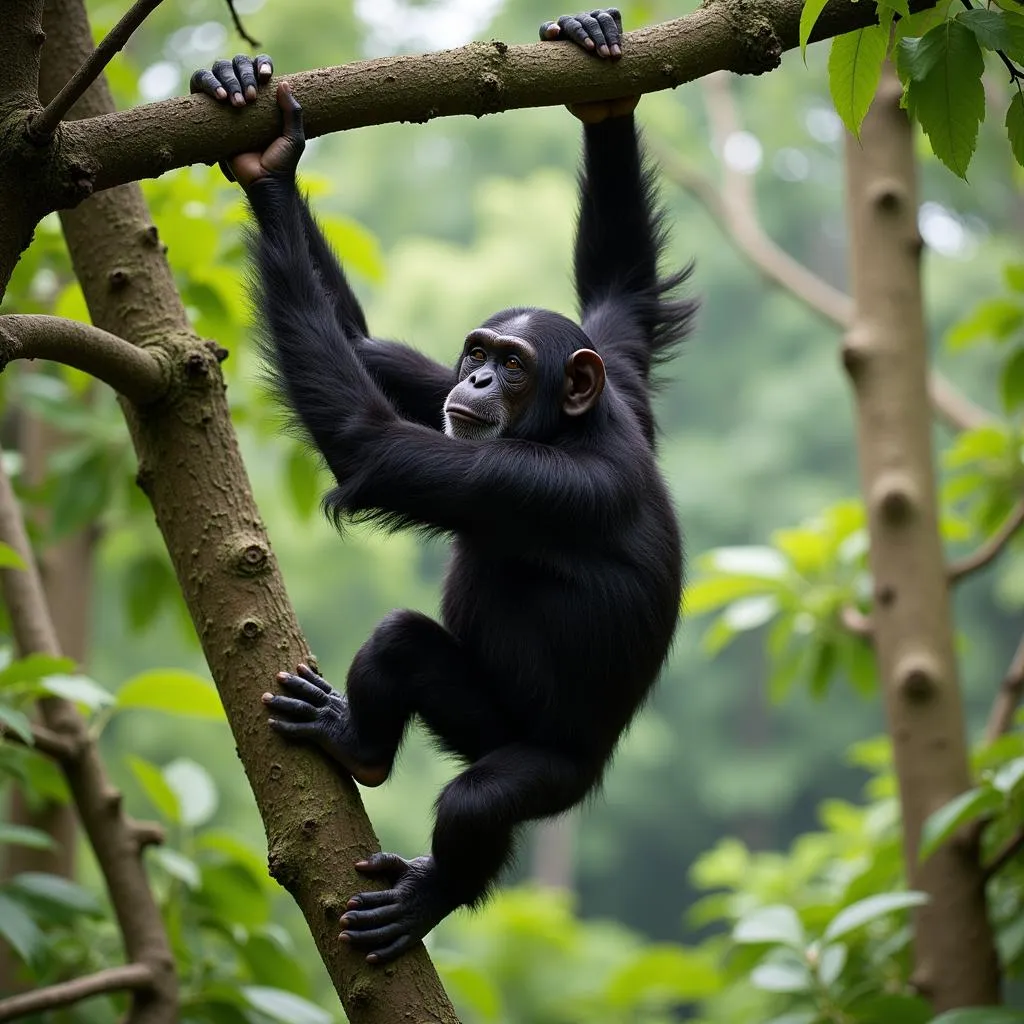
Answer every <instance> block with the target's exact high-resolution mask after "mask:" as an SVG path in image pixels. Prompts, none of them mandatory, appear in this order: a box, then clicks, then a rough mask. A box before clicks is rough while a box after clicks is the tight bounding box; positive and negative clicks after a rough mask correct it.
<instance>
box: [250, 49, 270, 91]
mask: <svg viewBox="0 0 1024 1024" xmlns="http://www.w3.org/2000/svg"><path fill="white" fill-rule="evenodd" d="M252 62H253V65H254V66H255V68H256V78H257V79H258V80H259V83H260V85H263V84H264V83H266V82H269V81H270V76H271V75H272V74H273V73H274V62H273V61H272V60H271V59H270V57H269V55H268V54H265V53H261V54H260V55H259V56H258V57H253V60H252Z"/></svg>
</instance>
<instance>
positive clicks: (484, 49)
mask: <svg viewBox="0 0 1024 1024" xmlns="http://www.w3.org/2000/svg"><path fill="white" fill-rule="evenodd" d="M911 6H912V7H913V8H914V9H915V10H917V9H924V8H927V7H930V6H933V4H932V3H931V2H930V0H915V2H914V3H912V5H911ZM801 7H802V0H765V2H764V3H761V4H758V9H757V15H756V21H757V25H756V28H752V25H751V22H750V15H749V14H748V13H747V11H746V8H745V7H744V6H743V5H742V4H736V3H733V2H730V0H710V2H708V3H706V4H704V5H702V6H701V7H699V8H698V9H697V10H696V11H694V12H693V13H692V14H690V15H688V16H687V17H685V18H677V19H675V20H674V21H668V22H665V23H663V24H661V25H654V26H650V27H648V28H643V29H638V30H637V31H635V32H628V33H626V36H625V46H624V49H625V51H626V53H625V56H624V57H623V58H622V60H620V61H616V62H615V63H614V64H610V63H609V62H607V61H595V60H593V59H592V58H590V57H588V56H587V55H586V54H584V53H583V52H582V51H580V49H579V48H578V47H575V46H572V45H571V44H568V43H550V42H545V43H533V44H530V45H526V46H509V45H507V44H506V43H503V42H500V41H495V42H490V43H471V44H469V45H468V46H462V47H459V48H457V49H453V50H447V51H445V52H443V53H429V54H424V55H420V56H397V57H385V58H381V59H377V60H369V61H357V62H355V63H352V64H346V65H344V66H343V67H335V68H327V69H322V70H317V71H309V72H305V73H302V74H296V75H289V76H288V79H289V81H290V82H291V84H292V86H293V87H294V89H295V92H296V94H297V95H298V97H299V98H300V99H301V100H302V103H303V107H304V108H305V111H306V117H305V127H306V134H307V136H308V137H310V138H315V137H316V136H319V135H324V134H327V133H329V132H338V131H346V130H348V129H350V128H360V127H364V126H366V125H375V124H388V123H392V122H398V121H413V122H422V121H429V120H431V119H432V118H435V117H450V116H452V115H455V114H472V115H474V116H477V117H480V116H482V115H484V114H493V113H497V112H498V111H502V110H512V109H516V108H521V107H544V106H556V105H561V104H565V103H574V102H580V101H583V100H598V99H613V98H615V97H617V96H623V95H634V94H637V93H643V92H656V91H658V90H661V89H670V88H674V87H675V86H677V85H681V84H682V83H683V82H689V81H693V80H694V79H697V78H702V77H703V76H705V75H709V74H711V73H712V72H713V71H718V70H721V69H723V68H724V69H727V70H730V71H735V72H737V73H740V74H759V73H762V72H765V71H771V70H772V69H774V68H775V67H777V66H778V64H779V62H780V59H781V54H782V52H783V51H784V50H788V49H792V48H793V47H795V46H797V45H798V41H799V24H800V10H801ZM874 20H875V10H874V9H873V8H871V7H870V5H865V4H863V3H858V2H856V0H833V2H832V3H830V4H828V5H827V6H826V8H825V10H824V11H823V13H822V15H821V17H820V18H819V19H818V22H817V23H816V25H815V30H814V32H813V33H812V39H826V38H830V37H831V36H833V35H837V34H839V33H842V32H848V31H851V30H853V29H856V28H861V27H863V26H864V25H868V24H871V23H873V21H874ZM269 92H270V91H269V90H268V93H269ZM278 126H279V113H278V110H277V108H276V105H275V103H274V98H273V96H272V95H269V94H267V95H264V96H263V97H262V98H261V99H260V100H259V101H258V102H257V103H255V104H253V105H252V106H251V107H250V108H248V109H247V111H246V112H245V113H244V115H241V116H240V115H239V112H238V111H235V110H229V109H228V108H227V107H221V106H219V105H217V104H215V103H213V102H212V101H211V100H210V99H209V98H208V97H205V96H187V97H181V98H178V99H171V100H164V101H163V102H161V103H156V104H150V105H148V106H143V107H137V108H136V109H134V110H131V111H125V112H122V113H110V114H106V115H103V116H100V117H96V118H89V119H87V120H83V121H77V122H75V123H74V124H64V125H62V126H61V133H62V134H63V133H66V134H67V139H68V145H69V149H74V151H76V152H77V151H83V152H86V153H88V154H89V158H90V165H91V167H93V168H94V169H95V177H94V179H93V182H92V184H93V188H94V189H95V190H99V189H106V188H111V187H113V186H114V185H121V184H124V183H126V182H129V181H136V180H138V179H140V178H149V177H156V176H157V175H160V174H163V173H165V172H166V171H169V170H172V169H174V168H175V167H184V166H186V165H188V164H194V163H208V164H213V163H216V162H217V161H218V160H221V159H223V158H224V157H227V156H230V155H231V154H232V153H238V152H241V151H244V150H251V149H255V148H257V147H262V146H265V145H267V144H268V143H269V142H270V141H271V140H272V139H273V138H274V137H275V136H276V134H277V131H278Z"/></svg>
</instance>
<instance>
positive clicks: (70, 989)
mask: <svg viewBox="0 0 1024 1024" xmlns="http://www.w3.org/2000/svg"><path fill="white" fill-rule="evenodd" d="M152 987H153V972H152V971H151V970H150V969H149V968H148V967H146V966H145V964H125V965H124V966H123V967H110V968H108V969H107V970H105V971H97V972H96V973H95V974H89V975H86V976H85V977H84V978H75V980H74V981H64V982H61V983H60V984H59V985H48V986H47V987H46V988H37V989H36V990H35V991H34V992H25V993H23V994H22V995H17V996H11V997H10V998H8V999H0V1021H5V1020H14V1019H15V1018H16V1017H27V1016H29V1014H34V1013H45V1012H47V1011H49V1010H57V1009H59V1008H60V1007H62V1006H70V1005H71V1004H72V1003H79V1002H81V1001H82V1000H83V999H88V998H89V997H90V996H99V995H103V994H104V993H107V992H125V991H136V992H137V991H139V990H140V989H148V988H152Z"/></svg>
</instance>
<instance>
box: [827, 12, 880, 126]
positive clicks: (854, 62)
mask: <svg viewBox="0 0 1024 1024" xmlns="http://www.w3.org/2000/svg"><path fill="white" fill-rule="evenodd" d="M888 46H889V31H888V29H886V28H883V27H882V26H881V25H869V26H868V27H867V28H862V29H860V30H858V31H857V32H847V33H846V34H845V35H841V36H836V37H835V38H834V39H833V40H832V49H831V50H830V51H829V55H828V87H829V91H830V92H831V93H832V102H833V103H834V104H835V107H836V113H837V114H839V116H840V117H841V118H842V119H843V124H845V125H846V130H847V131H848V132H850V134H851V135H855V136H857V137H860V126H861V122H862V121H863V120H864V115H865V114H866V113H867V112H868V107H870V106H871V101H872V100H873V99H874V96H875V92H876V90H877V89H878V83H879V80H880V79H881V77H882V65H883V64H884V63H885V54H886V51H887V49H888Z"/></svg>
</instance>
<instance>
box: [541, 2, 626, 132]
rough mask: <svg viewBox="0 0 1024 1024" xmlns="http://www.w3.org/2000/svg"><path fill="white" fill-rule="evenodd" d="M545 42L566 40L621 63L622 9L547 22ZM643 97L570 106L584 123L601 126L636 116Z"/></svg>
mask: <svg viewBox="0 0 1024 1024" xmlns="http://www.w3.org/2000/svg"><path fill="white" fill-rule="evenodd" d="M540 37H541V39H545V40H547V39H566V40H569V41H570V42H573V43H576V44H577V46H581V47H583V49H584V50H587V51H588V52H590V53H593V54H595V55H596V56H598V57H605V58H608V59H610V60H617V59H618V58H619V57H621V56H622V15H621V14H620V13H619V11H618V8H615V7H604V8H600V9H598V10H595V11H591V12H590V13H589V14H588V13H586V12H583V13H582V14H567V15H564V16H563V17H561V18H559V19H558V20H557V21H546V22H544V24H543V25H541V27H540ZM639 102H640V97H639V96H622V97H619V98H617V99H613V100H593V101H589V102H586V103H570V104H569V105H568V108H569V112H570V113H572V114H573V115H575V116H576V117H578V118H579V119H580V120H581V121H582V122H583V123H584V124H597V123H598V122H599V121H606V120H607V119H608V118H610V117H623V116H625V115H626V114H632V113H633V111H634V110H635V109H636V105H637V103H639Z"/></svg>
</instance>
